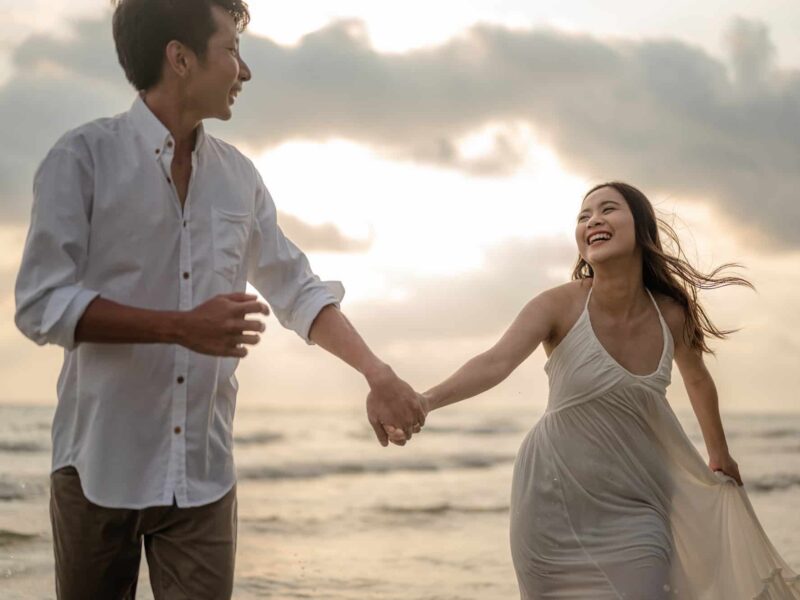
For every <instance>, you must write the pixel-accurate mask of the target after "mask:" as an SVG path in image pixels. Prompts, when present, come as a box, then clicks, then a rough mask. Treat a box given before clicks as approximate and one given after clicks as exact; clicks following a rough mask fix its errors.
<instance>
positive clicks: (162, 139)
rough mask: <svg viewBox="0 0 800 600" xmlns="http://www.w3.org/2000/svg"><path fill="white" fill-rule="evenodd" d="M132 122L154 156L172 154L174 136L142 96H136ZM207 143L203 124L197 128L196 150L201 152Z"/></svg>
mask: <svg viewBox="0 0 800 600" xmlns="http://www.w3.org/2000/svg"><path fill="white" fill-rule="evenodd" d="M128 115H129V116H130V119H131V122H132V123H133V126H134V128H135V129H136V130H137V131H138V132H139V133H140V134H141V135H142V137H143V138H144V140H145V144H146V146H147V148H149V149H150V150H151V151H152V152H153V153H154V154H157V155H158V154H161V153H162V152H171V151H172V148H173V146H174V144H175V140H174V138H173V137H172V134H171V133H170V132H169V129H167V128H166V127H165V126H164V124H163V123H162V122H161V121H159V119H158V117H156V116H155V115H154V114H153V111H151V110H150V107H148V106H147V104H145V101H144V99H143V98H142V96H141V94H137V95H136V99H135V100H134V101H133V106H131V109H130V111H128ZM205 141H206V133H205V128H204V127H203V123H202V122H201V123H200V124H199V125H198V126H197V139H196V140H195V144H194V150H195V152H199V151H200V149H201V148H202V147H203V145H204V144H205Z"/></svg>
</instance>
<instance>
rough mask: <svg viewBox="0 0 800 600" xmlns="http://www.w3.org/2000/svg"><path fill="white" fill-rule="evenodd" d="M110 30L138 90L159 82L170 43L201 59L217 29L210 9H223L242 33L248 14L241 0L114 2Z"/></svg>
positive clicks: (123, 0) (134, 0) (121, 58)
mask: <svg viewBox="0 0 800 600" xmlns="http://www.w3.org/2000/svg"><path fill="white" fill-rule="evenodd" d="M113 4H114V5H115V9H114V19H113V30H114V43H115V44H116V46H117V56H118V57H119V64H121V65H122V68H123V69H125V76H126V77H127V78H128V81H130V82H131V83H132V84H133V86H134V87H135V88H136V89H137V90H146V89H148V88H150V87H152V86H154V85H155V84H156V83H158V82H159V80H160V79H161V69H162V66H163V64H164V50H165V49H166V47H167V44H169V43H170V42H171V41H172V40H176V41H178V42H181V43H182V44H184V45H185V46H187V47H188V48H190V49H191V50H192V51H193V52H194V53H195V54H197V56H198V57H199V58H200V60H203V59H204V58H205V55H206V50H207V47H208V39H209V38H210V37H211V36H212V35H213V34H214V32H215V30H216V27H215V25H214V18H213V16H212V14H211V7H212V6H214V5H216V6H219V7H220V8H223V9H225V10H226V11H228V13H229V14H230V15H231V16H232V17H233V19H234V21H236V29H237V30H238V31H240V32H241V31H244V29H245V27H247V24H248V23H249V22H250V12H249V11H248V9H247V3H246V2H245V1H244V0H113Z"/></svg>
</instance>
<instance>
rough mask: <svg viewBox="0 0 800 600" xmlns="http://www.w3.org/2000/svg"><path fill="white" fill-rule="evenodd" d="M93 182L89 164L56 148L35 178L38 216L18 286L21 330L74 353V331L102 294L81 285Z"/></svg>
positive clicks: (17, 314) (17, 319) (71, 152)
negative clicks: (88, 309) (95, 299)
mask: <svg viewBox="0 0 800 600" xmlns="http://www.w3.org/2000/svg"><path fill="white" fill-rule="evenodd" d="M91 202H92V177H91V172H90V167H89V166H88V164H87V161H86V160H82V159H81V157H80V155H79V154H78V152H76V151H75V150H73V149H71V148H69V147H67V146H66V145H56V147H55V148H53V150H51V151H50V153H49V154H48V155H47V157H46V158H45V159H44V161H43V162H42V164H41V165H40V167H39V169H38V170H37V172H36V176H35V177H34V185H33V210H32V213H31V224H30V229H29V230H28V237H27V239H26V241H25V249H24V252H23V255H22V264H21V266H20V270H19V273H18V275H17V281H16V286H15V299H16V312H15V315H14V320H15V322H16V324H17V327H18V328H19V329H20V331H22V333H23V334H25V335H26V336H27V337H28V338H30V339H32V340H33V341H34V342H36V343H37V344H40V345H43V344H58V345H59V346H63V347H64V348H66V349H68V350H71V349H73V348H74V347H75V327H76V325H77V324H78V321H79V320H80V318H81V316H83V313H84V311H85V310H86V307H87V306H88V305H89V303H90V302H91V301H92V300H93V299H94V298H95V297H97V295H98V292H96V291H93V290H89V289H86V288H84V287H83V286H82V285H81V280H82V277H83V271H84V268H85V266H86V255H87V249H88V240H89V220H90V211H91Z"/></svg>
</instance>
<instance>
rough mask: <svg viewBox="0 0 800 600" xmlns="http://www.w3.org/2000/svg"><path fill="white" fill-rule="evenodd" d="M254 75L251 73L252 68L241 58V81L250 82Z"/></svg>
mask: <svg viewBox="0 0 800 600" xmlns="http://www.w3.org/2000/svg"><path fill="white" fill-rule="evenodd" d="M252 76H253V74H252V73H251V72H250V67H248V66H247V63H246V62H244V60H243V59H242V57H241V56H240V57H239V79H240V80H241V81H250V79H251V78H252Z"/></svg>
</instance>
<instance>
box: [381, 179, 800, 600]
mask: <svg viewBox="0 0 800 600" xmlns="http://www.w3.org/2000/svg"><path fill="white" fill-rule="evenodd" d="M659 224H660V226H661V227H662V228H663V230H664V231H665V232H666V234H667V235H669V237H670V238H671V239H672V241H673V242H674V244H675V245H676V248H677V252H676V254H675V255H671V254H669V253H666V252H665V251H664V250H663V249H662V246H661V242H660V240H659ZM575 240H576V242H577V245H578V251H579V253H580V258H579V260H578V264H577V265H576V267H575V270H574V272H573V281H572V282H570V283H568V284H565V285H562V286H559V287H556V288H553V289H551V290H548V291H546V292H544V293H542V294H540V295H539V296H537V297H536V298H534V299H533V300H531V301H530V303H528V305H527V306H526V307H525V308H524V309H523V310H522V312H521V313H520V314H519V316H518V317H517V319H516V320H515V321H514V323H513V324H512V325H511V326H510V327H509V329H508V331H506V333H505V334H504V335H503V337H502V338H501V339H500V341H499V342H498V343H497V344H496V345H495V346H494V347H493V348H491V349H490V350H488V351H487V352H484V353H483V354H480V355H478V356H476V357H474V358H473V359H472V360H470V361H469V362H467V363H466V364H465V365H464V366H462V367H461V368H460V369H459V370H458V371H457V372H456V373H455V374H453V375H452V376H451V377H450V378H448V379H447V380H446V381H444V382H443V383H441V384H440V385H438V386H436V387H434V388H432V389H431V390H429V391H428V392H426V393H425V394H424V398H425V402H426V403H427V407H426V408H427V409H428V410H435V409H438V408H441V407H443V406H447V405H448V404H452V403H454V402H458V401H460V400H464V399H466V398H470V397H472V396H475V395H477V394H480V393H481V392H484V391H486V390H488V389H490V388H492V387H494V386H495V385H497V384H498V383H500V382H501V381H503V380H504V379H505V378H506V377H507V376H508V375H509V374H510V373H511V372H512V371H513V370H514V369H515V368H516V367H517V366H519V364H520V363H521V362H522V361H523V360H525V358H527V357H528V356H529V355H530V354H531V353H532V352H533V351H534V350H535V349H536V348H537V347H538V346H539V344H540V343H543V344H544V347H545V350H546V352H547V354H548V357H549V358H548V360H547V363H546V364H545V371H546V372H547V374H548V376H549V381H550V396H549V401H548V406H547V410H546V411H545V414H544V415H543V417H542V418H541V419H540V421H539V422H538V423H537V424H536V426H535V427H534V428H533V429H532V430H531V431H530V433H529V434H528V435H527V437H526V438H525V440H524V441H523V443H522V447H521V448H520V451H519V455H518V456H517V461H516V464H515V467H514V479H513V487H512V493H511V497H512V498H511V549H512V556H513V559H514V566H515V569H516V572H517V578H518V581H519V586H520V591H521V596H522V598H523V599H536V600H550V599H556V598H558V599H559V600H564V599H572V600H589V599H591V600H604V599H607V598H608V599H611V598H614V599H618V598H625V599H628V600H652V599H666V598H680V599H683V600H690V599H708V600H738V599H742V600H744V599H747V600H750V599H752V598H757V599H760V600H767V599H771V600H777V599H780V600H784V599H800V578H798V577H796V576H795V575H794V573H792V572H791V571H790V569H789V568H788V566H787V565H786V563H785V562H784V561H783V560H782V559H781V558H780V556H779V555H778V553H777V552H776V551H775V549H774V548H773V546H772V544H771V543H770V542H769V540H768V539H767V537H766V535H765V534H764V531H763V530H762V528H761V526H760V524H759V522H758V520H757V518H756V516H755V514H754V513H753V509H752V507H751V505H750V502H749V500H748V498H747V495H746V494H745V492H744V489H743V488H742V487H740V486H741V485H742V482H741V477H740V475H739V469H738V466H737V464H736V461H735V460H734V459H733V458H732V457H731V455H730V453H729V452H728V447H727V444H726V441H725V433H724V431H723V427H722V423H721V420H720V414H719V408H718V403H717V393H716V389H715V386H714V382H713V380H712V379H711V376H710V375H709V373H708V371H707V370H706V367H705V365H704V363H703V353H705V352H711V351H710V349H709V348H708V346H707V345H706V341H705V339H706V337H707V336H708V335H711V336H714V337H717V338H724V337H725V336H726V335H727V334H729V333H731V332H730V331H721V330H719V329H717V328H716V327H715V326H714V325H713V324H712V323H711V321H710V320H709V319H708V317H707V315H706V313H705V311H704V310H703V308H702V307H701V306H700V304H699V303H698V301H697V291H698V289H704V288H714V287H720V286H724V285H729V284H736V285H747V286H750V284H749V282H747V281H745V280H744V279H741V278H738V277H720V276H718V274H719V272H720V270H721V268H720V269H717V270H715V271H714V272H713V273H711V274H710V275H704V274H702V273H700V272H698V271H697V270H695V269H694V268H692V267H691V266H690V265H689V264H688V263H687V262H686V261H685V260H683V259H682V258H681V256H682V253H681V251H680V245H679V244H678V240H677V237H676V235H675V233H674V232H673V231H672V230H671V228H669V226H668V225H666V224H664V223H663V222H659V221H658V220H657V219H656V217H655V214H654V211H653V208H652V206H651V204H650V202H649V201H648V200H647V198H646V197H645V196H644V194H642V193H641V192H640V191H639V190H637V189H636V188H634V187H632V186H630V185H627V184H624V183H618V182H613V183H606V184H602V185H599V186H597V187H595V188H593V189H592V190H590V191H589V193H588V194H587V195H586V196H585V198H584V200H583V204H582V206H581V211H580V213H579V215H578V219H577V224H576V228H575ZM726 266H729V265H726ZM750 287H752V286H750ZM673 358H674V359H675V362H676V363H677V364H678V368H679V369H680V372H681V376H682V378H683V381H684V383H685V384H686V390H687V392H688V394H689V397H690V399H691V402H692V406H693V408H694V411H695V414H696V416H697V419H698V421H699V423H700V428H701V430H702V433H703V437H704V439H705V445H706V449H707V451H708V457H709V460H708V466H706V465H705V463H704V461H703V459H702V457H701V456H700V455H699V454H698V452H697V451H696V450H695V448H694V447H693V446H692V443H691V442H690V441H689V439H688V438H687V437H686V435H685V433H684V432H683V430H682V428H681V426H680V424H679V423H678V421H677V419H676V417H675V415H674V413H673V412H672V410H671V408H670V406H669V404H668V403H667V400H666V395H665V392H666V388H667V386H668V385H669V383H670V379H671V369H672V360H673ZM387 431H388V432H389V434H390V435H391V436H392V437H393V439H399V438H400V437H401V436H402V432H398V431H396V430H393V429H392V428H387Z"/></svg>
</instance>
